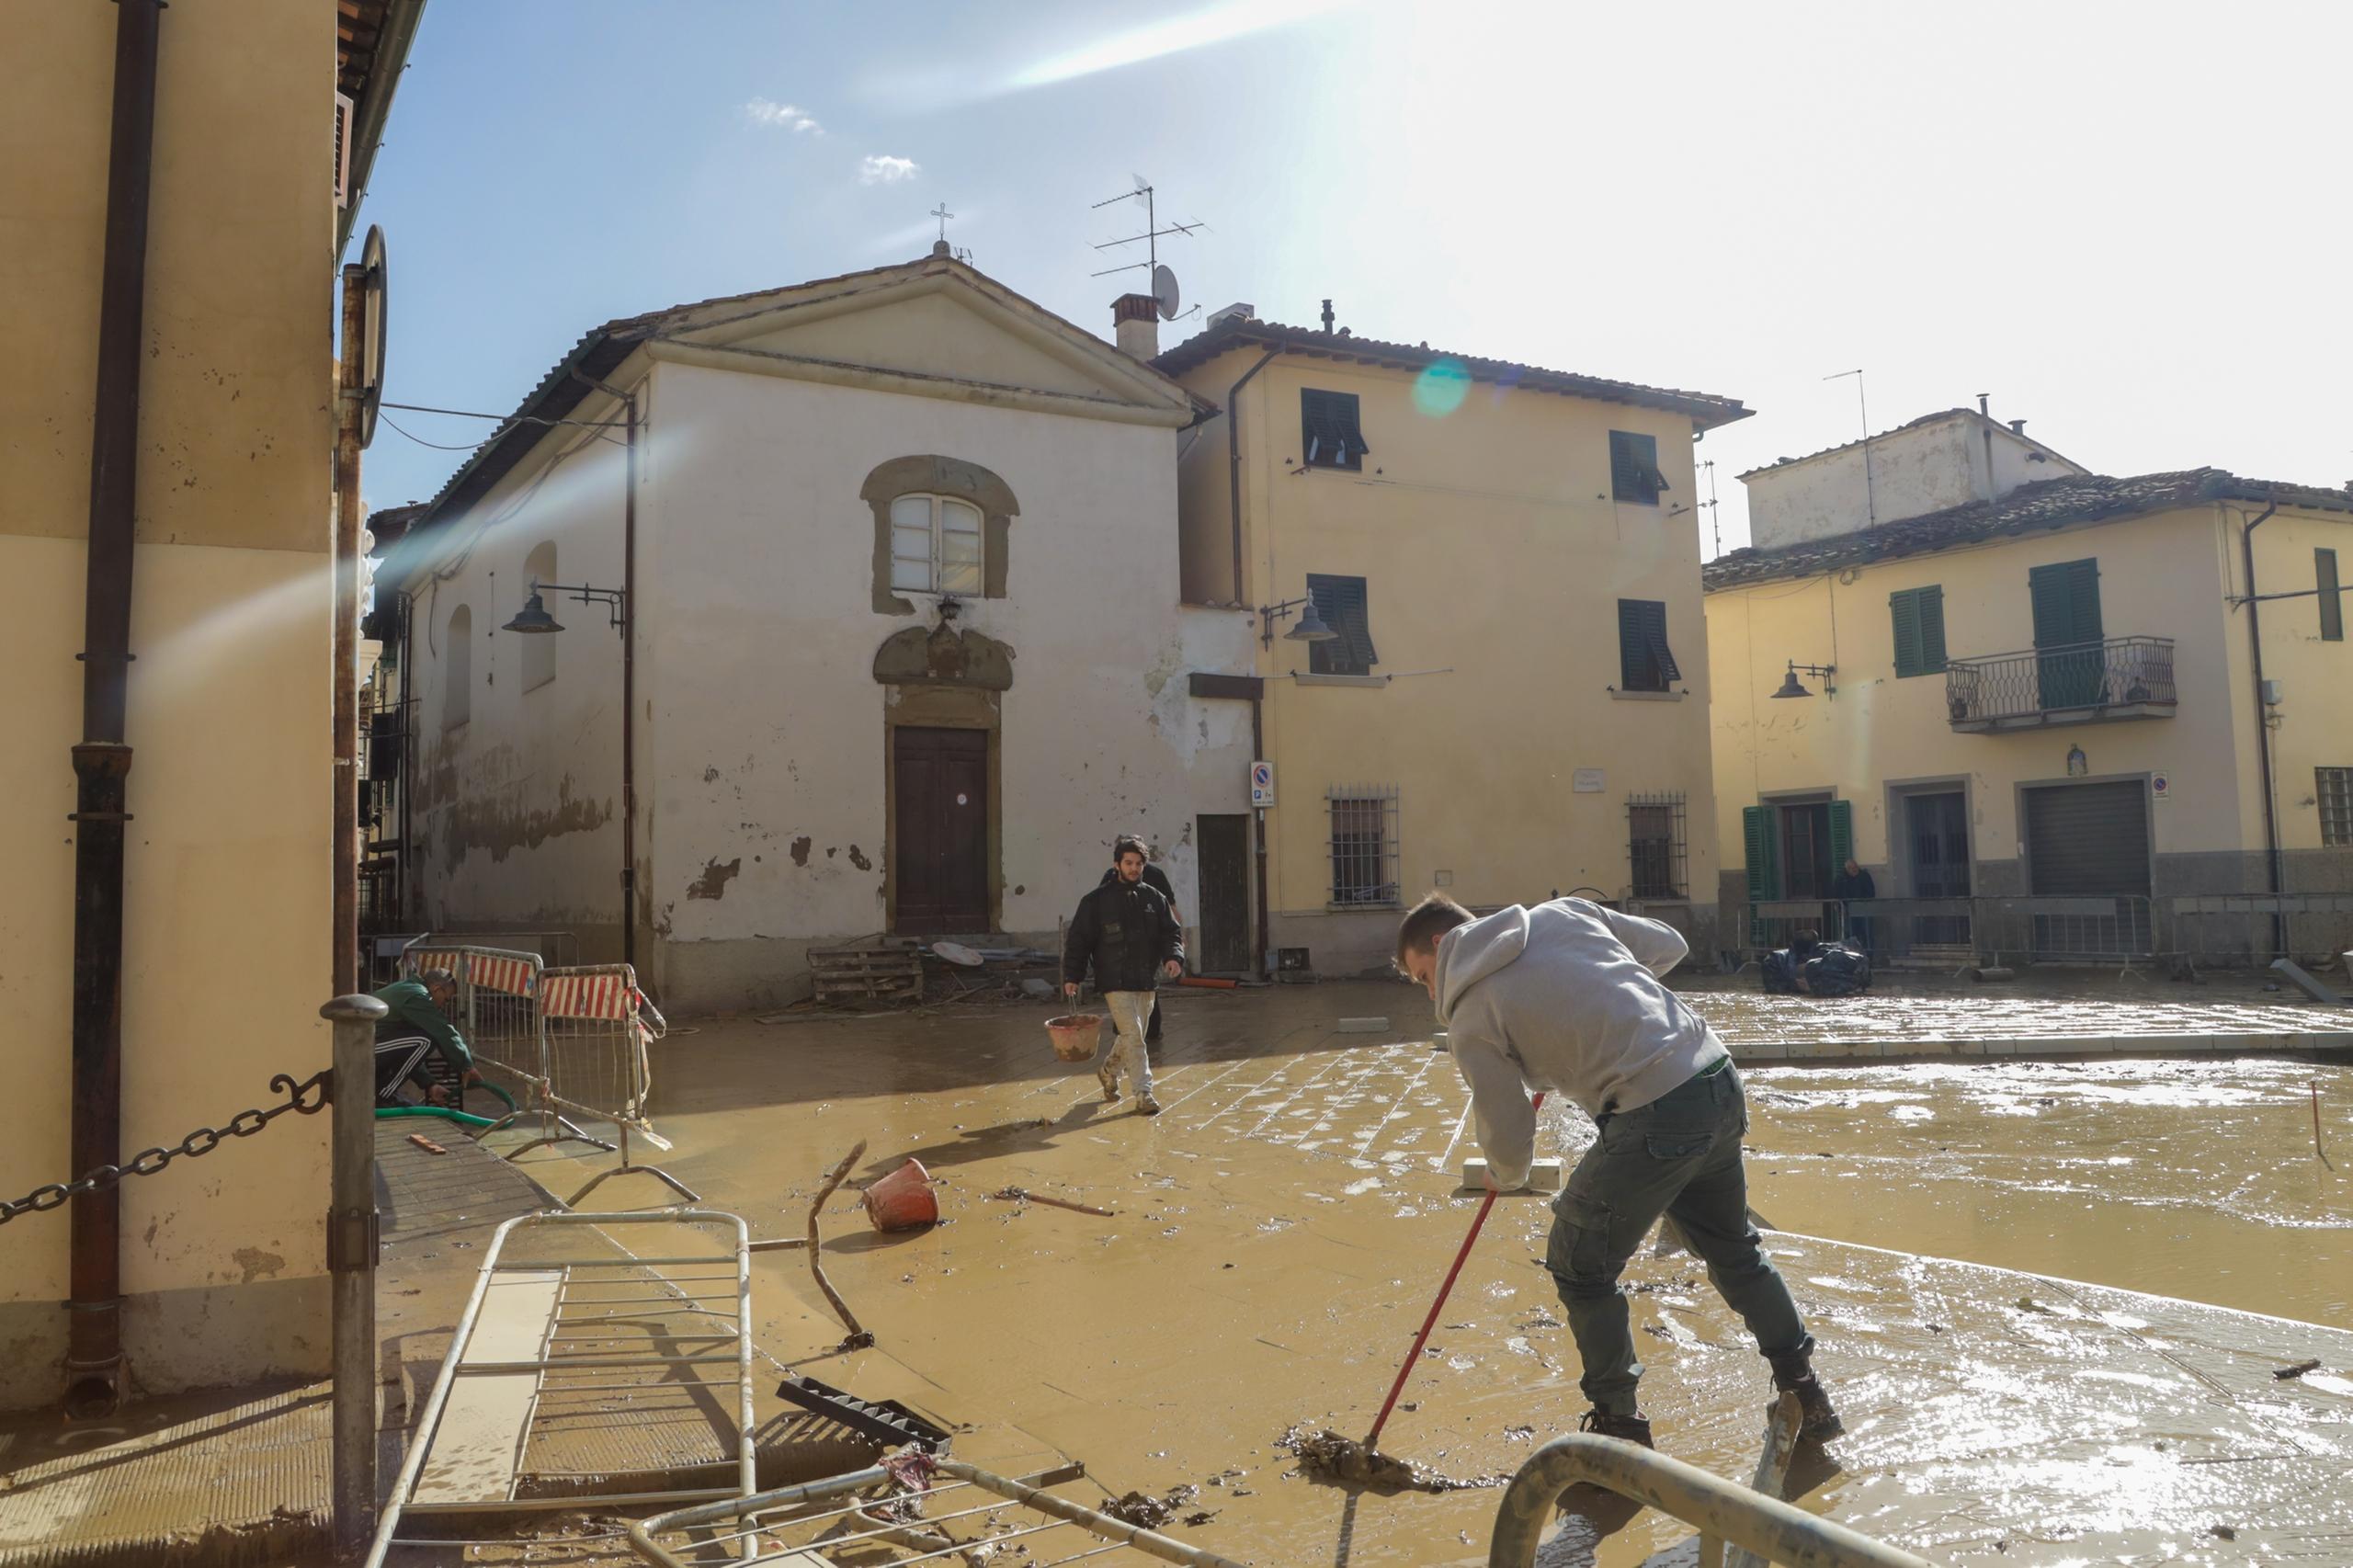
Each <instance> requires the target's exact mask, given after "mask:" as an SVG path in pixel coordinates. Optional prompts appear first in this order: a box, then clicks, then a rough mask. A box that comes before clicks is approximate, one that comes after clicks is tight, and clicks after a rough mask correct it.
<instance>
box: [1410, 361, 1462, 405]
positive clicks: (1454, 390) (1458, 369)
mask: <svg viewBox="0 0 2353 1568" xmlns="http://www.w3.org/2000/svg"><path fill="white" fill-rule="evenodd" d="M1470 395H1471V372H1470V371H1469V370H1468V369H1464V368H1463V365H1462V362H1461V360H1459V359H1440V360H1438V362H1437V363H1436V364H1434V365H1431V366H1429V367H1428V368H1427V369H1424V370H1423V371H1422V373H1421V374H1420V375H1418V376H1415V378H1414V407H1415V409H1416V410H1417V411H1418V412H1420V413H1422V414H1424V415H1427V416H1428V417H1429V418H1432V419H1443V418H1445V417H1446V416H1447V415H1449V414H1451V413H1453V412H1454V411H1455V410H1456V409H1458V408H1461V406H1462V400H1463V399H1464V398H1466V397H1469V396H1470Z"/></svg>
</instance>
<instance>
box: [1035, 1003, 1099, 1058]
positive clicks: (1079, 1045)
mask: <svg viewBox="0 0 2353 1568" xmlns="http://www.w3.org/2000/svg"><path fill="white" fill-rule="evenodd" d="M1046 1038H1047V1039H1049V1040H1052V1041H1053V1042H1054V1054H1055V1055H1056V1056H1059V1057H1061V1058H1062V1059H1063V1061H1064V1062H1092V1061H1094V1060H1095V1042H1096V1041H1097V1040H1100V1039H1102V1038H1103V1015H1102V1014H1100V1013H1065V1014H1063V1016H1062V1017H1059V1018H1048V1019H1047V1020H1046Z"/></svg>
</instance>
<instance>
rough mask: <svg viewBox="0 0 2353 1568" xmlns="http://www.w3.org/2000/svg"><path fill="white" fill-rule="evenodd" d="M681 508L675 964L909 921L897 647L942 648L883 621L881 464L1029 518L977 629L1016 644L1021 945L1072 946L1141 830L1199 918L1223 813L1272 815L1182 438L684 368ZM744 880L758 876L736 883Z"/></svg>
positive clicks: (657, 760)
mask: <svg viewBox="0 0 2353 1568" xmlns="http://www.w3.org/2000/svg"><path fill="white" fill-rule="evenodd" d="M654 382H655V393H654V401H655V403H656V404H657V405H658V406H659V408H660V409H661V410H662V414H661V417H660V419H659V420H658V421H657V424H658V426H659V437H658V444H657V447H656V449H655V453H654V467H655V480H654V492H655V494H657V495H658V497H659V503H658V506H655V507H654V508H653V511H652V514H651V516H650V517H649V519H648V521H647V522H646V524H645V525H644V528H643V532H642V534H641V541H640V551H641V554H640V575H641V581H642V588H643V592H642V613H643V615H644V618H645V619H644V621H643V623H642V626H643V638H644V641H643V642H642V644H641V647H642V653H641V664H640V674H641V678H642V680H643V682H644V687H643V689H644V690H645V692H646V696H647V700H648V704H649V708H650V710H652V711H654V712H655V713H657V714H658V715H659V719H658V722H659V725H660V729H661V734H662V741H661V744H660V745H659V746H658V747H657V748H654V750H652V751H651V752H650V753H642V760H641V788H642V790H644V791H645V793H646V794H647V795H648V796H649V797H650V813H651V815H652V817H653V818H654V821H655V823H656V824H657V839H658V842H657V845H656V847H655V850H654V857H653V863H652V866H651V869H650V874H651V877H652V889H651V903H652V910H653V919H654V929H655V931H656V933H657V934H658V935H660V936H662V937H665V938H666V940H667V942H668V943H670V944H693V943H702V942H732V941H739V940H745V939H750V938H771V939H782V940H787V941H790V940H793V939H804V940H805V939H806V938H809V937H847V936H856V935H858V934H862V933H868V932H873V931H877V930H880V929H881V928H882V927H883V925H884V903H883V886H884V883H883V864H882V859H883V848H884V839H885V831H884V802H883V765H884V755H883V754H884V744H885V738H884V728H883V701H884V694H885V691H886V688H885V687H882V686H881V685H879V684H878V683H877V682H876V681H875V680H874V678H873V675H872V664H873V657H874V652H875V650H876V648H877V647H878V646H879V645H880V644H881V642H883V640H884V639H886V638H888V637H889V636H891V635H892V634H893V633H894V632H897V631H903V630H904V629H905V628H907V627H909V626H911V625H916V624H926V625H927V624H929V623H930V621H931V619H932V617H931V614H930V603H929V601H927V600H922V599H918V600H917V603H918V605H919V606H920V607H921V608H922V611H923V613H922V614H920V615H919V616H915V617H910V616H892V615H881V614H877V613H875V611H874V610H873V609H872V608H871V599H872V591H871V588H872V554H873V522H872V513H871V511H870V508H869V506H868V505H867V503H865V502H864V501H862V500H860V499H859V497H858V491H859V488H860V486H861V485H862V484H863V483H864V482H865V479H866V476H867V475H868V474H869V473H870V472H871V471H872V470H873V469H874V468H875V467H876V466H877V465H878V464H880V463H882V462H884V461H886V460H890V459H892V458H898V457H904V456H908V455H913V454H923V453H938V454H941V455H944V456H948V457H953V458H959V459H962V460H968V461H971V462H975V463H978V464H981V465H982V466H983V467H985V468H988V469H990V470H992V471H994V472H995V473H996V474H997V475H998V476H999V477H1001V478H1002V479H1004V481H1005V482H1006V484H1007V485H1009V486H1010V487H1011V489H1012V491H1013V493H1014V494H1015V496H1016V497H1017V500H1018V502H1019V506H1020V512H1019V515H1018V516H1017V517H1015V518H1014V520H1013V523H1012V527H1011V543H1010V571H1009V573H1008V576H1007V597H1006V598H1003V599H979V600H971V601H967V602H966V603H965V605H964V608H963V611H962V613H961V616H960V618H959V620H958V624H959V625H960V626H961V627H963V628H965V629H968V630H971V631H980V632H983V633H985V634H987V635H988V636H990V637H992V638H995V639H996V640H998V641H1000V642H1005V643H1006V644H1008V645H1009V646H1010V647H1011V648H1012V649H1013V650H1014V653H1015V662H1014V680H1013V686H1012V689H1011V690H1009V691H1007V692H1006V693H1005V694H1003V730H1002V737H1003V738H1002V770H1003V771H1002V790H1003V797H1004V798H1003V801H1002V806H1001V809H1002V813H1003V865H1004V881H1005V889H1004V907H1003V926H1004V928H1005V929H1006V930H1007V931H1013V932H1051V931H1052V930H1053V929H1054V927H1055V925H1056V922H1057V920H1058V919H1060V918H1061V917H1063V916H1065V915H1067V914H1068V913H1069V912H1070V910H1071V908H1072V907H1073V906H1074V904H1075V903H1076V902H1077V899H1078V897H1079V896H1080V894H1081V893H1083V892H1085V891H1086V889H1087V888H1088V887H1090V886H1092V885H1093V884H1094V882H1095V881H1096V880H1097V876H1098V875H1099V869H1100V867H1102V866H1103V865H1104V864H1106V863H1108V854H1109V849H1108V846H1109V842H1110V840H1111V838H1112V837H1113V836H1114V835H1117V834H1119V833H1120V832H1123V831H1130V830H1133V831H1137V832H1141V833H1143V834H1145V835H1147V836H1149V837H1150V838H1151V839H1152V840H1154V842H1155V843H1156V844H1157V845H1159V846H1162V849H1163V853H1164V856H1165V859H1166V860H1167V862H1168V865H1169V869H1170V870H1171V873H1172V880H1173V881H1174V882H1175V885H1176V888H1177V890H1178V893H1179V898H1180V902H1184V903H1187V913H1188V915H1191V914H1193V913H1194V912H1195V908H1194V906H1195V904H1196V903H1197V898H1196V893H1195V887H1194V882H1195V874H1196V873H1195V867H1194V862H1193V859H1192V845H1191V824H1192V817H1193V815H1194V813H1195V812H1218V811H1243V810H1245V809H1246V802H1247V788H1246V769H1247V764H1248V761H1249V713H1248V708H1247V705H1246V704H1244V703H1239V702H1233V701H1220V702H1197V701H1195V700H1193V699H1191V698H1190V697H1189V696H1188V695H1187V682H1186V679H1185V676H1186V673H1187V671H1188V670H1190V669H1199V668H1213V669H1226V670H1245V669H1247V668H1248V650H1249V647H1250V641H1249V638H1250V631H1249V627H1248V625H1247V624H1246V621H1245V618H1244V617H1242V616H1240V615H1237V614H1234V613H1233V612H1204V611H1199V610H1192V611H1186V610H1180V608H1178V603H1177V599H1178V594H1177V530H1176V433H1175V432H1173V431H1171V430H1168V429H1165V428H1157V427H1153V426H1140V425H1129V424H1121V423H1115V422H1110V421H1102V420H1095V419H1087V418H1079V417H1074V416H1070V415H1059V414H1038V413H1029V412H1025V411H1018V410H1013V409H1007V408H1002V407H994V406H985V405H979V404H974V403H963V402H955V401H949V400H945V399H938V398H930V397H915V396H906V395H902V394H898V393H892V392H870V391H864V390H855V389H848V388H842V387H829V386H820V385H816V384H813V383H808V382H803V381H792V380H787V379H781V378H776V377H769V376H764V375H756V374H740V373H731V372H727V371H721V370H710V369H697V368H692V367H685V366H679V365H675V364H663V365H660V366H658V367H657V368H656V370H655V373H654ZM730 868H732V869H730Z"/></svg>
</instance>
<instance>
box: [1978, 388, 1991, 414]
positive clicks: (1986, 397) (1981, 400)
mask: <svg viewBox="0 0 2353 1568" xmlns="http://www.w3.org/2000/svg"><path fill="white" fill-rule="evenodd" d="M1993 398H1994V394H1993V393H1992V392H1979V393H1978V394H1977V417H1978V418H1980V419H1989V418H1991V417H1993V414H1994V411H1993V410H1992V409H1991V408H1989V407H1987V406H1986V405H1987V404H1988V403H1991V402H1992V401H1993Z"/></svg>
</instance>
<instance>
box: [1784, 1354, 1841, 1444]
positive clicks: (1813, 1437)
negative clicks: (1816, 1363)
mask: <svg viewBox="0 0 2353 1568" xmlns="http://www.w3.org/2000/svg"><path fill="white" fill-rule="evenodd" d="M1773 1386H1774V1387H1775V1388H1776V1389H1779V1390H1780V1391H1781V1392H1783V1393H1794V1394H1796V1395H1797V1396H1798V1412H1799V1418H1798V1436H1799V1437H1802V1438H1804V1439H1806V1440H1807V1441H1809V1442H1815V1443H1826V1442H1828V1441H1829V1440H1830V1439H1831V1438H1833V1437H1837V1436H1838V1435H1839V1434H1840V1433H1842V1432H1844V1431H1846V1430H1847V1424H1846V1423H1845V1422H1844V1421H1841V1420H1839V1419H1838V1412H1837V1411H1836V1410H1834V1409H1832V1408H1831V1404H1830V1394H1829V1392H1828V1391H1827V1390H1825V1389H1824V1388H1823V1386H1822V1380H1821V1379H1819V1378H1817V1377H1815V1376H1814V1375H1813V1363H1812V1361H1811V1360H1810V1359H1809V1358H1807V1357H1805V1356H1791V1357H1787V1358H1782V1359H1780V1360H1777V1361H1775V1362H1774V1363H1773Z"/></svg>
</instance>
